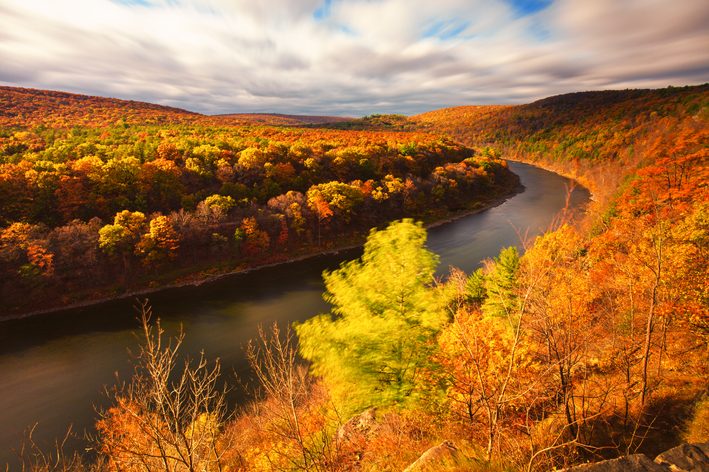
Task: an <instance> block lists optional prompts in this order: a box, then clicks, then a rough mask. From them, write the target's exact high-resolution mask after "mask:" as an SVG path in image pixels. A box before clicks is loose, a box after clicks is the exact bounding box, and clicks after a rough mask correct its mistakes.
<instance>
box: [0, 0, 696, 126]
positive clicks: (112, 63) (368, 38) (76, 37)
mask: <svg viewBox="0 0 709 472" xmlns="http://www.w3.org/2000/svg"><path fill="white" fill-rule="evenodd" d="M0 17H2V18H3V28H2V30H0V63H2V64H3V66H2V68H0V82H3V83H6V84H11V85H21V86H30V87H38V88H50V89H58V90H68V91H74V92H78V93H91V94H97V95H104V96H116V97H120V98H128V99H135V100H145V101H150V102H155V103H163V104H168V105H173V106H181V107H184V108H188V109H190V110H194V111H200V112H204V113H229V112H252V111H272V112H282V113H317V114H338V115H361V114H368V113H375V112H384V113H386V112H401V113H415V112H420V111H425V110H429V109H433V108H436V107H440V106H450V105H458V104H469V103H514V102H527V101H531V100H534V99H537V98H541V97H544V96H548V95H554V94H558V93H565V92H570V91H577V90H588V89H602V88H624V87H662V86H666V85H670V84H672V85H682V84H688V83H702V82H705V81H707V78H708V76H709V48H707V47H706V45H707V44H709V31H708V30H707V29H706V26H705V25H706V24H709V4H707V2H706V1H705V0H682V2H676V1H670V0H643V1H640V0H627V1H623V2H618V1H615V0H594V1H593V2H577V1H574V0H556V1H555V2H553V3H552V2H549V1H547V0H531V1H530V0H439V1H437V2H435V4H434V3H433V2H430V1H424V0H299V1H292V0H268V1H266V0H264V1H258V2H255V1H253V0H114V1H111V0H67V1H65V2H46V1H43V0H4V1H3V2H2V4H0Z"/></svg>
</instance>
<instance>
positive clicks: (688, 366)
mask: <svg viewBox="0 0 709 472" xmlns="http://www.w3.org/2000/svg"><path fill="white" fill-rule="evenodd" d="M708 120H709V87H708V86H707V85H700V86H691V87H669V88H664V89H654V90H618V91H603V92H579V93H572V94H565V95H558V96H553V97H550V98H546V99H542V100H539V101H535V102H532V103H529V104H525V105H504V106H503V105H501V106H463V107H455V108H444V109H438V110H435V111H431V112H427V113H423V114H418V115H412V116H404V115H384V114H382V115H369V116H366V117H364V118H342V117H328V116H311V117H308V116H298V115H275V114H274V115H268V114H258V115H256V114H253V115H250V114H239V115H203V114H198V113H193V112H188V111H185V110H182V109H178V108H170V107H163V106H159V105H152V104H147V103H142V102H131V101H123V100H118V99H108V98H101V97H93V96H85V95H75V94H69V93H64V92H54V91H43V90H36V89H26V88H17V87H0V313H1V314H2V315H1V316H2V317H3V318H8V319H9V318H12V317H17V316H22V315H28V314H32V313H39V312H48V311H52V310H56V309H59V308H63V307H70V306H72V305H76V304H82V303H84V304H85V303H91V302H95V301H99V300H105V299H112V298H118V297H131V296H134V295H136V294H139V295H141V297H145V296H147V298H150V293H151V290H157V289H160V288H164V287H168V286H173V287H174V286H179V285H181V284H190V283H197V282H203V281H205V280H209V279H210V278H214V277H217V276H220V275H223V274H228V273H234V272H240V271H244V270H247V269H253V268H257V267H261V266H266V265H272V264H275V263H284V265H283V266H281V267H283V270H287V267H288V264H287V262H288V261H290V260H294V259H298V258H303V257H308V256H312V255H316V254H320V253H326V252H333V251H338V250H341V249H344V248H348V247H357V246H362V245H363V250H362V254H361V257H358V258H357V259H355V260H352V261H349V262H345V263H342V264H341V265H340V267H339V268H337V269H334V270H327V271H325V272H324V273H323V274H322V279H323V282H324V286H325V293H324V295H323V296H324V299H325V301H326V302H327V303H328V305H329V306H330V311H329V312H327V313H322V314H318V313H312V317H311V318H309V319H308V320H306V321H303V322H296V323H293V324H292V325H287V324H286V325H283V324H282V325H264V326H262V327H261V328H260V330H259V334H258V336H256V337H255V338H254V339H253V340H252V341H251V342H250V343H249V344H248V345H247V346H244V354H243V355H244V357H245V359H246V360H247V361H248V364H249V366H250V371H251V377H252V380H253V382H252V383H253V386H251V387H250V390H249V392H250V393H249V395H248V399H247V400H245V401H240V402H234V401H233V397H232V396H230V394H229V391H230V390H231V389H233V388H235V385H236V384H237V383H238V382H237V381H236V380H235V379H234V378H233V376H231V375H229V372H227V369H225V368H222V366H221V365H220V363H219V361H218V360H217V359H211V358H209V357H208V356H204V355H203V356H202V357H197V358H196V359H195V358H193V359H190V360H186V361H183V353H182V351H181V350H180V348H181V347H182V345H183V344H184V340H186V339H189V337H190V332H189V329H187V330H185V332H184V333H182V332H181V333H180V334H178V335H176V336H172V335H171V334H169V333H166V332H165V331H164V330H163V328H162V326H161V321H160V316H161V313H159V312H155V313H153V310H152V308H151V306H150V303H149V302H148V301H145V302H141V303H140V305H139V310H138V315H139V321H140V322H139V325H140V327H139V328H138V330H137V333H138V336H139V338H140V350H139V352H137V353H136V355H135V357H134V359H133V363H134V368H135V371H134V374H133V375H132V377H131V378H129V379H123V381H122V382H120V383H118V384H117V385H116V386H115V387H114V388H109V389H108V392H107V394H106V395H107V398H108V401H109V403H110V406H108V407H106V408H101V409H99V411H98V412H97V415H96V423H95V431H94V432H93V434H92V435H91V437H90V438H85V439H82V441H84V442H83V444H84V446H83V447H84V449H85V450H86V451H90V452H89V453H80V452H76V451H73V450H66V449H65V448H63V446H62V444H61V443H57V444H56V445H55V447H50V448H48V449H47V448H45V447H44V446H42V445H38V444H35V443H34V442H32V440H31V437H30V438H29V439H28V441H27V443H26V445H25V447H24V448H23V449H21V451H20V454H19V455H18V456H19V459H18V460H19V462H18V464H20V466H21V467H23V469H22V470H28V471H29V470H36V471H54V470H62V471H70V470H71V471H94V470H96V471H98V470H107V471H139V470H141V471H146V470H147V471H152V470H165V471H198V470H199V471H227V470H228V471H262V470H279V471H280V470H283V471H285V470H303V471H384V470H386V471H389V470H392V471H401V470H405V469H406V470H407V471H424V470H448V471H468V470H472V471H478V470H479V471H485V470H492V471H507V470H525V471H547V470H555V468H556V469H561V468H564V467H572V466H574V465H578V464H582V463H585V462H595V461H599V460H603V459H609V458H615V457H619V456H625V455H629V454H635V453H645V454H648V455H652V457H654V455H657V454H658V453H660V452H662V451H664V450H666V449H669V448H671V447H673V446H676V445H678V444H680V443H683V442H690V443H701V442H706V441H707V439H708V438H709V397H708V396H707V395H709V391H708V390H707V385H708V382H707V381H708V380H709V371H708V370H707V369H708V366H709V364H708V363H707V361H708V360H709V359H708V358H707V356H708V354H709V344H707V343H709V292H708V291H707V290H708V289H709V284H708V283H707V270H708V267H709V263H708V261H707V256H708V252H707V251H708V248H707V244H708V241H709V195H708V194H707V191H708V189H707V182H709V170H708V169H709V168H708V167H707V164H708V160H709V127H708V126H707V123H708ZM507 160H512V161H520V162H524V163H529V164H533V165H535V166H538V167H542V168H544V169H547V170H550V171H553V172H556V173H559V174H561V175H563V176H566V177H569V178H572V179H574V180H575V181H576V182H578V183H579V184H580V185H583V186H584V187H586V188H588V189H589V190H590V191H591V192H592V195H593V201H592V203H591V204H590V205H589V206H588V207H587V208H585V211H584V213H583V214H582V215H578V214H575V215H574V214H572V213H571V212H568V213H567V212H561V213H560V214H558V215H556V217H555V218H553V221H551V222H550V223H549V226H548V228H547V231H546V232H545V233H543V234H541V235H540V236H538V237H534V238H527V237H525V235H524V232H522V231H521V232H520V235H519V244H518V245H517V246H512V247H507V248H500V251H499V253H498V254H496V255H494V256H492V257H491V258H489V259H487V260H485V261H481V265H480V268H479V269H477V270H474V271H471V272H465V271H463V270H461V269H457V268H455V267H453V268H450V270H449V271H448V273H447V274H446V275H445V276H444V277H440V276H437V275H436V273H437V272H436V271H437V270H438V260H439V258H438V256H437V255H436V254H435V253H433V252H432V251H431V250H430V249H429V248H428V247H427V245H426V241H427V231H426V225H430V224H434V223H439V222H441V221H446V220H450V219H454V218H457V217H460V216H462V215H466V214H471V213H475V212H480V211H484V210H485V209H487V208H489V207H491V206H494V205H496V204H498V203H500V202H501V201H504V200H505V199H506V198H509V197H511V196H512V195H515V194H517V193H519V192H523V191H524V188H523V187H522V186H521V185H520V180H519V178H518V177H517V176H516V175H515V174H514V173H513V172H512V171H511V170H510V167H509V165H508V163H507ZM141 299H142V298H141ZM57 316H60V315H57ZM426 451H429V452H428V453H427V452H426ZM424 453H426V454H424ZM422 454H424V456H422ZM407 467H409V468H407Z"/></svg>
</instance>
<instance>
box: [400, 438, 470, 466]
mask: <svg viewBox="0 0 709 472" xmlns="http://www.w3.org/2000/svg"><path fill="white" fill-rule="evenodd" d="M467 462H468V459H467V458H466V457H465V456H464V455H463V453H461V452H460V451H459V450H458V448H457V447H455V444H453V443H452V442H451V441H443V442H442V443H441V444H439V445H438V446H433V447H432V448H430V449H429V450H427V451H426V452H424V453H423V454H421V457H419V458H418V459H416V462H414V463H413V464H411V465H410V466H408V467H407V468H406V469H404V472H437V471H441V470H450V469H455V468H456V467H460V466H461V465H464V464H466V463H467Z"/></svg>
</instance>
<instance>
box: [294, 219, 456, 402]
mask: <svg viewBox="0 0 709 472" xmlns="http://www.w3.org/2000/svg"><path fill="white" fill-rule="evenodd" d="M425 242H426V230H425V229H424V228H423V227H422V225H421V224H420V223H414V222H413V221H412V220H402V221H399V222H394V223H392V224H391V225H390V226H389V227H388V228H387V229H386V230H383V231H377V230H372V232H371V233H370V235H369V238H368V239H367V243H366V244H365V246H364V255H363V256H362V258H361V259H360V260H355V261H351V262H348V263H345V264H343V265H342V266H341V267H340V269H338V270H336V271H334V272H325V273H324V274H323V277H324V279H325V286H326V289H327V291H326V293H325V295H324V296H325V299H326V300H327V301H328V302H329V303H331V304H332V306H333V307H332V311H331V313H329V314H323V315H320V316H317V317H315V318H313V319H311V320H308V321H306V322H305V323H302V324H300V325H297V326H296V331H297V333H298V335H299V337H300V351H301V354H302V356H303V357H304V358H305V359H307V360H309V361H310V362H311V363H312V370H313V373H314V374H316V375H319V376H322V377H323V378H324V379H325V381H326V382H327V383H328V384H329V385H330V387H331V388H332V390H333V393H334V396H335V398H336V399H337V400H338V402H339V403H341V404H342V406H344V407H345V408H346V409H358V408H362V407H366V406H369V405H376V404H392V403H405V402H409V401H411V400H414V399H416V398H417V380H418V379H419V377H420V376H421V375H422V374H423V371H424V368H425V367H430V365H429V364H430V362H431V361H430V354H431V351H432V349H434V345H435V342H433V340H434V338H435V335H436V334H437V333H438V332H439V331H440V329H441V328H442V327H443V325H444V324H445V323H446V322H447V321H448V316H447V314H446V310H445V306H446V301H447V300H446V296H445V295H444V292H443V290H441V289H440V288H438V287H437V286H435V284H434V271H435V268H436V265H437V263H438V257H437V256H436V255H435V254H433V253H432V252H430V251H428V250H427V249H426V247H425Z"/></svg>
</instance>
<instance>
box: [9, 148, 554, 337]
mask: <svg viewBox="0 0 709 472" xmlns="http://www.w3.org/2000/svg"><path fill="white" fill-rule="evenodd" d="M518 162H521V161H518ZM537 167H540V166H537ZM524 190H525V187H524V185H522V184H521V183H520V182H519V181H518V182H517V184H516V185H515V186H513V187H512V188H510V189H509V190H508V191H507V192H504V193H503V194H502V195H499V196H497V197H495V198H492V199H491V200H489V201H480V202H479V203H481V206H480V207H478V208H471V209H465V210H460V211H458V212H454V213H452V214H450V215H448V216H445V217H443V218H442V219H437V220H435V221H432V222H430V223H426V224H424V227H425V228H426V229H429V228H435V227H438V226H442V225H445V224H448V223H451V222H453V221H456V220H459V219H461V218H465V217H466V216H470V215H474V214H476V213H481V212H483V211H486V210H489V209H491V208H494V207H496V206H498V205H501V204H502V203H504V202H505V201H507V200H508V199H509V198H511V197H513V196H515V195H517V194H519V193H522V192H524ZM366 237H367V235H366V234H365V235H361V237H360V238H358V239H360V241H359V242H357V243H355V244H351V243H350V244H344V245H342V246H335V247H332V248H327V249H324V250H323V249H321V250H318V251H315V252H310V253H306V254H302V255H299V256H293V257H286V258H285V259H284V260H280V261H276V262H268V263H265V264H257V265H254V266H250V267H244V268H239V269H232V270H226V271H224V272H220V273H216V274H200V273H199V272H196V273H193V274H190V275H188V276H186V277H185V278H186V279H187V280H182V281H178V282H170V283H166V284H160V285H159V286H154V287H149V288H144V289H137V290H131V291H128V292H126V293H122V294H120V295H117V296H108V297H99V298H93V299H91V300H87V301H83V302H77V303H70V304H67V305H62V306H55V307H50V308H42V309H37V310H32V311H29V312H24V313H22V312H20V313H13V314H8V315H0V323H2V322H5V321H12V320H19V319H26V318H30V317H35V316H43V315H50V314H60V313H62V312H65V311H70V310H75V309H80V308H87V307H92V306H96V305H101V304H103V303H108V302H113V301H119V300H127V299H130V298H137V297H142V296H145V295H152V294H158V293H162V292H165V291H169V290H175V289H180V288H185V287H199V286H202V285H205V284H210V283H214V282H216V281H218V280H221V279H224V278H226V277H231V276H234V275H240V274H247V273H249V272H253V271H257V270H262V269H268V268H272V267H277V266H281V265H286V264H292V263H294V262H300V261H305V260H308V259H313V258H317V257H322V256H327V255H334V254H338V253H340V252H343V251H348V250H354V249H357V248H360V247H362V246H363V245H364V242H365V240H366Z"/></svg>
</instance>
